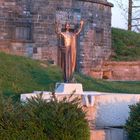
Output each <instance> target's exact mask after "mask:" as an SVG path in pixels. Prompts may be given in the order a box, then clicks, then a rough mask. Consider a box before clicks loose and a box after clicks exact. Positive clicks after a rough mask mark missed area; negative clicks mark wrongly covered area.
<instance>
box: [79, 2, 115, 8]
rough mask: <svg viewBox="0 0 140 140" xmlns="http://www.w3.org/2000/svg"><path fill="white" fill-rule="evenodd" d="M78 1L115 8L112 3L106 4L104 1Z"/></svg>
mask: <svg viewBox="0 0 140 140" xmlns="http://www.w3.org/2000/svg"><path fill="white" fill-rule="evenodd" d="M78 1H84V2H92V3H97V4H102V5H105V6H109V7H114V5H113V4H112V3H110V2H105V1H103V0H78Z"/></svg>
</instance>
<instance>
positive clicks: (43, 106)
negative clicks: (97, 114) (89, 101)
mask: <svg viewBox="0 0 140 140" xmlns="http://www.w3.org/2000/svg"><path fill="white" fill-rule="evenodd" d="M85 115H86V114H85V112H83V111H82V108H81V107H80V105H79V100H78V99H77V98H74V99H71V98H64V99H63V100H61V101H58V100H57V99H55V98H52V100H50V101H48V100H43V99H42V95H40V96H38V97H37V98H32V99H29V100H28V102H27V103H24V104H20V103H16V104H13V103H12V101H11V100H8V101H6V102H3V111H2V113H1V115H0V139H3V140H4V139H6V140H25V139H27V140H89V126H88V122H87V120H86V119H85Z"/></svg>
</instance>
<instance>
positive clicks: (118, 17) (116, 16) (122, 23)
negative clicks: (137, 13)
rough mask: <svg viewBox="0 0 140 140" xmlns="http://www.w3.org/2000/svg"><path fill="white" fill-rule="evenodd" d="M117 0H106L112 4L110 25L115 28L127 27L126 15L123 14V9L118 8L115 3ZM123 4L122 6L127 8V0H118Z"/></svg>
mask: <svg viewBox="0 0 140 140" xmlns="http://www.w3.org/2000/svg"><path fill="white" fill-rule="evenodd" d="M117 1H118V0H108V2H111V3H113V4H114V7H113V8H112V26H113V27H117V28H123V29H127V20H126V18H127V15H126V14H125V12H124V10H122V8H120V6H119V5H118V3H117ZM119 1H120V2H121V3H122V4H123V6H122V7H123V8H124V9H127V1H128V0H119Z"/></svg>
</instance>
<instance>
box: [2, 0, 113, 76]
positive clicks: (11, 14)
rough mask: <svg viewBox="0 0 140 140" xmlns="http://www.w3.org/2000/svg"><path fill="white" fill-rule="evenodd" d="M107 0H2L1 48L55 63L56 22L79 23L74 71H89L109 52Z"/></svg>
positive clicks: (97, 65)
mask: <svg viewBox="0 0 140 140" xmlns="http://www.w3.org/2000/svg"><path fill="white" fill-rule="evenodd" d="M112 6H113V5H112V4H111V3H109V2H107V0H1V1H0V51H4V52H6V53H10V54H15V55H22V56H27V57H31V58H33V59H39V60H44V61H48V62H49V63H52V64H56V65H58V59H59V56H58V51H59V47H58V46H59V39H58V38H59V37H58V36H57V34H56V32H55V28H56V24H55V23H56V22H57V23H60V25H62V26H64V24H65V23H66V22H70V23H71V26H73V27H74V29H75V28H76V27H78V26H79V23H80V20H81V19H82V20H84V22H85V24H84V29H83V30H82V32H81V34H80V36H79V38H78V41H77V44H78V48H77V49H78V54H77V68H76V69H77V71H79V72H82V73H84V74H89V72H90V71H92V69H94V68H97V67H100V64H101V63H102V61H103V60H107V59H108V58H109V56H110V54H111V7H112Z"/></svg>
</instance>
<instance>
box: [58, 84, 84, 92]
mask: <svg viewBox="0 0 140 140" xmlns="http://www.w3.org/2000/svg"><path fill="white" fill-rule="evenodd" d="M55 93H56V94H80V95H82V94H83V86H82V84H77V83H56V87H55Z"/></svg>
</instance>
